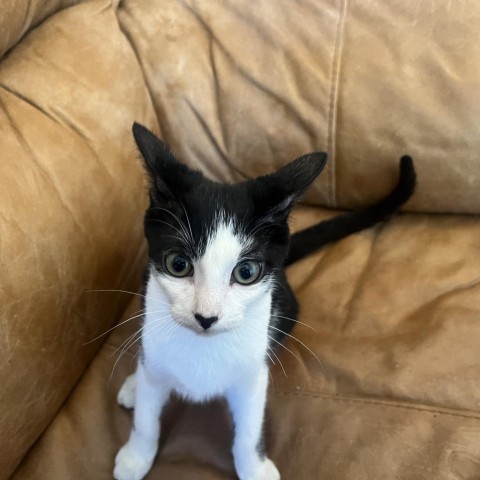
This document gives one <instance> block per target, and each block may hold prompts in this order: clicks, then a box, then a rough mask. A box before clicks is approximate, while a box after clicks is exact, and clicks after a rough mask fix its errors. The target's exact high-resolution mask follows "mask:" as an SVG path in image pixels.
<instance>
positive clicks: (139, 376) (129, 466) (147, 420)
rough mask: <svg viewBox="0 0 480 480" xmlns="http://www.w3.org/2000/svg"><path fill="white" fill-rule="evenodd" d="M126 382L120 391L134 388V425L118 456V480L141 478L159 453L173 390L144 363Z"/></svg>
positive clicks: (115, 473)
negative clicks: (163, 417) (165, 408)
mask: <svg viewBox="0 0 480 480" xmlns="http://www.w3.org/2000/svg"><path fill="white" fill-rule="evenodd" d="M127 382H129V384H128V385H124V387H122V389H121V392H122V391H125V388H126V387H129V388H130V387H134V388H135V411H134V418H133V427H132V431H131V432H130V438H129V439H128V442H127V443H126V444H125V445H124V446H123V447H122V448H121V449H120V451H119V452H118V454H117V457H116V458H115V469H114V471H113V476H114V478H115V479H116V480H140V479H142V478H143V477H144V476H145V475H146V474H147V473H148V471H149V470H150V468H151V466H152V463H153V460H154V458H155V454H156V453H157V448H158V439H159V437H160V413H161V411H162V408H163V406H164V405H165V403H166V402H167V400H168V397H169V395H170V389H169V388H166V386H165V385H162V384H161V383H160V381H159V379H157V378H156V377H154V376H153V375H151V374H150V373H149V372H148V370H147V369H146V368H145V366H144V365H143V364H142V362H139V364H138V367H137V373H136V374H135V378H132V377H129V378H128V379H127ZM132 384H133V385H132ZM130 394H131V392H130ZM129 406H130V405H129Z"/></svg>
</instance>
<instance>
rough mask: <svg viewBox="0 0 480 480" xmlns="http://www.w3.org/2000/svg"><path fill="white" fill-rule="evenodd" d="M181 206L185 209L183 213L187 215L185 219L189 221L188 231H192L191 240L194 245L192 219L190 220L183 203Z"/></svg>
mask: <svg viewBox="0 0 480 480" xmlns="http://www.w3.org/2000/svg"><path fill="white" fill-rule="evenodd" d="M180 206H181V207H182V209H183V213H185V218H186V219H187V223H188V229H189V230H190V238H191V239H192V243H194V240H193V231H192V225H191V223H190V219H189V218H188V213H187V209H186V208H185V205H184V204H183V202H180Z"/></svg>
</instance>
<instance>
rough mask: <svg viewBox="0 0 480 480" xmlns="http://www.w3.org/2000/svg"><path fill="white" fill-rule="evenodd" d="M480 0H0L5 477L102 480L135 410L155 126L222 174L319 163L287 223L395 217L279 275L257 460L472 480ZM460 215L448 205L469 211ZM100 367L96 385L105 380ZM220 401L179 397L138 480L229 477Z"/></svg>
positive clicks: (320, 469)
mask: <svg viewBox="0 0 480 480" xmlns="http://www.w3.org/2000/svg"><path fill="white" fill-rule="evenodd" d="M479 34H480V4H479V3H478V1H477V0H464V1H461V2H451V1H450V0H430V1H418V2H414V1H405V0H371V1H368V2H366V1H364V0H297V1H294V0H262V1H258V2H253V1H249V0H226V1H220V0H123V1H120V2H119V1H117V0H91V1H83V2H80V1H78V0H77V1H75V0H29V1H27V0H3V1H2V2H1V4H0V55H2V58H1V60H0V266H1V278H0V354H1V363H0V384H1V388H0V407H1V410H0V477H1V478H2V479H6V478H13V479H14V480H33V479H34V480H36V479H40V480H70V479H72V480H77V479H78V480H80V479H100V480H102V479H109V478H111V472H112V465H113V459H114V455H115V453H116V451H117V449H118V448H119V447H120V446H121V444H122V443H123V442H124V441H125V440H126V438H127V435H128V431H129V428H130V425H131V414H130V413H129V412H127V411H124V410H122V409H121V408H120V407H118V406H117V405H116V402H115V396H116V393H117V391H118V388H119V386H120V385H121V382H122V381H123V379H124V378H125V377H126V375H127V373H128V372H130V371H131V370H132V368H133V365H134V364H133V363H132V362H133V360H134V356H135V352H136V346H137V344H136V345H134V346H132V348H131V349H129V350H128V352H126V353H125V355H123V356H122V357H121V359H120V361H118V363H117V364H116V367H115V369H114V364H115V363H116V359H117V358H118V354H119V351H116V349H117V347H118V346H119V345H121V343H122V342H123V341H124V340H125V339H126V338H127V336H128V335H129V334H130V333H132V332H134V331H135V328H138V323H137V322H138V319H134V320H132V321H130V322H127V323H126V324H125V325H124V326H122V327H120V328H118V329H115V330H114V331H113V333H112V334H111V335H105V336H102V337H100V338H99V339H97V340H95V341H93V342H90V343H87V342H89V341H90V340H92V339H94V338H95V337H97V336H99V335H100V334H102V333H104V332H105V331H107V330H108V329H110V328H111V327H112V326H113V325H114V324H116V323H117V322H118V321H119V319H120V318H124V319H126V318H128V316H132V315H135V312H137V311H138V310H139V303H138V301H137V298H136V297H135V296H134V295H133V294H128V293H119V292H117V293H115V292H91V290H114V289H116V290H125V291H132V292H137V291H138V289H139V285H140V278H141V272H142V269H143V266H144V262H145V244H144V242H143V233H142V212H143V209H144V207H145V201H146V188H145V182H144V178H143V172H142V168H141V166H140V162H139V161H138V155H137V153H136V151H135V148H134V144H133V141H132V138H131V134H130V127H131V124H132V122H133V121H134V120H136V121H138V122H141V123H144V124H145V125H147V126H149V127H150V128H152V129H154V130H155V131H157V132H158V133H159V134H161V136H162V137H163V138H164V139H165V140H166V141H168V142H169V143H170V144H171V145H172V146H173V147H174V149H175V151H176V152H177V153H178V155H179V156H180V157H181V158H183V159H184V160H185V161H187V162H188V163H189V164H190V165H193V166H195V167H197V168H199V169H201V170H202V171H204V172H205V173H206V174H207V175H208V176H210V177H212V178H215V179H218V180H222V181H239V180H242V179H244V178H246V177H250V176H253V175H257V174H261V173H265V172H268V171H270V170H272V169H274V168H275V167H278V166H279V165H281V164H283V163H285V162H286V161H287V160H289V159H291V158H293V157H295V156H297V155H299V154H301V153H304V152H308V151H311V150H317V149H323V150H327V151H328V153H329V158H330V160H329V164H328V167H327V169H326V171H325V172H324V173H323V174H322V176H321V178H320V179H319V180H318V181H317V182H316V183H315V185H314V187H313V188H312V190H311V191H310V193H309V195H308V196H307V198H306V199H305V201H306V203H307V204H308V205H309V206H308V207H307V206H304V207H301V208H299V209H298V210H297V211H296V213H295V215H294V217H295V218H294V222H293V225H294V228H298V227H299V226H302V225H307V224H309V223H312V222H314V221H316V220H318V219H320V218H323V217H325V216H329V215H332V214H335V213H336V210H337V209H344V208H347V209H348V208H352V207H355V206H358V205H363V204H365V203H367V202H370V201H374V200H375V199H377V198H379V196H381V195H382V194H384V193H385V192H386V191H387V190H389V189H390V188H391V187H392V185H393V184H394V182H395V179H396V175H397V171H396V165H397V161H398V157H399V156H400V155H401V154H404V153H409V154H410V155H412V156H413V157H414V159H415V161H416V166H417V170H418V191H417V193H416V194H415V197H414V198H413V199H412V200H411V201H410V202H409V204H408V205H407V206H406V209H405V210H406V212H408V213H405V214H402V215H400V216H398V217H396V218H395V219H393V220H392V221H390V222H388V223H387V224H384V225H381V226H378V227H377V228H374V229H371V230H369V231H365V232H362V233H360V234H357V235H354V236H352V237H350V238H347V239H345V240H343V241H340V242H339V243H337V244H336V245H333V246H329V247H327V248H324V249H323V250H322V251H320V252H318V254H316V255H314V256H312V257H310V258H308V259H305V260H304V261H302V262H299V263H298V264H296V265H294V266H292V267H291V268H290V270H289V277H290V279H291V282H292V284H293V285H294V287H295V290H296V292H297V294H298V297H299V299H300V302H301V305H302V312H301V317H300V320H301V321H303V322H305V323H307V324H309V325H311V326H312V327H314V328H315V331H312V330H311V329H309V328H307V327H305V326H302V325H298V326H297V327H296V330H295V334H296V335H297V336H298V338H299V339H300V340H301V341H302V342H304V343H305V344H306V345H307V346H308V347H309V348H311V349H312V350H313V351H314V352H315V353H316V354H317V355H318V357H319V358H320V360H321V365H320V364H319V363H318V362H317V361H316V359H315V358H314V357H313V356H312V355H311V354H310V353H309V352H308V351H307V350H306V349H305V348H303V347H302V345H301V344H300V343H298V342H296V341H295V340H291V341H288V342H287V344H286V346H287V347H288V348H289V350H291V353H292V354H295V356H293V355H292V354H290V353H289V352H288V351H281V352H280V359H281V361H282V363H283V365H284V367H285V370H286V374H287V377H288V378H286V377H285V376H284V374H283V372H282V370H281V368H280V366H279V365H278V362H277V364H276V365H272V367H271V374H272V379H273V381H272V384H271V388H270V393H269V400H268V418H267V424H266V430H267V448H268V451H269V452H270V455H271V457H272V458H273V459H274V461H275V462H276V463H277V465H278V467H279V469H280V471H281V473H282V478H283V479H286V480H313V479H319V480H320V479H321V480H376V479H381V480H390V479H406V480H417V479H418V480H420V479H422V480H423V479H432V480H478V479H479V478H480V221H479V219H478V217H476V216H475V215H476V214H478V213H480V163H479V157H480V42H479ZM467 214H468V215H467ZM112 372H113V373H112ZM230 442H231V431H230V426H229V419H228V415H227V413H226V409H225V405H224V404H223V403H222V402H217V403H214V404H209V405H194V406H191V405H186V404H184V403H182V402H180V401H178V400H174V401H173V402H172V403H171V405H170V406H169V407H168V409H167V411H166V412H165V415H164V427H163V435H162V440H161V448H160V453H159V456H158V458H157V460H156V464H155V467H154V469H153V471H152V472H151V474H150V475H149V477H148V478H149V479H162V480H186V479H188V480H214V479H218V480H220V479H222V480H223V479H234V478H235V475H234V472H233V467H232V459H231V456H230V453H229V448H230Z"/></svg>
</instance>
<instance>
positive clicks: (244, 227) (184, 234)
mask: <svg viewBox="0 0 480 480" xmlns="http://www.w3.org/2000/svg"><path fill="white" fill-rule="evenodd" d="M133 134H134V137H135V141H136V143H137V146H138V148H139V150H140V152H141V154H142V156H143V159H144V164H145V167H146V170H147V172H148V175H149V178H150V191H149V195H150V205H149V207H148V209H147V211H146V214H145V235H146V238H147V241H148V251H149V260H150V264H151V278H152V277H153V278H152V280H153V281H155V282H157V284H158V286H159V287H160V288H161V289H162V290H163V292H164V294H165V295H166V297H167V300H168V303H169V304H170V305H171V307H170V308H171V313H172V316H173V318H174V320H175V321H177V322H178V323H180V324H182V325H183V326H185V327H187V328H190V329H192V330H194V331H196V332H198V333H215V332H217V333H218V332H222V331H226V330H229V329H231V328H233V327H235V326H236V325H238V324H239V323H240V322H242V321H243V319H244V318H245V316H247V315H255V314H258V312H257V311H256V310H258V309H263V310H265V309H267V310H268V313H269V309H270V304H271V292H272V288H274V284H275V278H276V274H277V273H278V272H279V271H281V269H282V268H283V263H284V261H285V258H286V255H287V253H288V245H289V229H288V224H287V220H288V215H289V213H290V210H291V208H292V206H293V205H294V203H295V202H296V201H297V200H298V199H299V198H300V197H301V196H302V195H303V193H304V192H305V190H306V189H307V187H308V186H309V185H310V184H311V183H312V181H313V180H314V179H315V178H316V177H317V175H318V174H319V173H320V172H321V171H322V169H323V168H324V166H325V163H326V160H327V155H326V154H325V153H312V154H309V155H305V156H302V157H300V158H298V159H296V160H294V161H293V162H291V163H289V164H287V165H286V166H284V167H282V168H281V169H279V170H278V171H276V172H274V173H271V174H269V175H265V176H262V177H258V178H255V179H251V180H247V181H244V182H241V183H238V184H234V185H228V184H221V183H217V182H213V181H211V180H209V179H207V178H205V177H204V176H203V175H202V174H201V173H200V172H198V171H194V170H191V169H190V168H188V167H187V166H186V165H184V164H182V163H180V162H179V161H178V160H177V159H176V158H175V156H174V155H173V153H172V152H171V151H170V149H169V148H168V147H167V146H166V145H165V144H164V143H162V142H161V141H160V140H159V139H158V138H157V137H156V136H155V135H154V134H152V133H151V132H150V131H148V130H147V129H146V128H144V127H142V126H141V125H139V124H134V126H133Z"/></svg>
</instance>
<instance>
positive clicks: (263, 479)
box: [237, 458, 280, 480]
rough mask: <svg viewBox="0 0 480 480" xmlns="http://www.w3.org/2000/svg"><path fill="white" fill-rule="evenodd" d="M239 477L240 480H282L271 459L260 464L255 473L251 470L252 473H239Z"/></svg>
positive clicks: (266, 459)
mask: <svg viewBox="0 0 480 480" xmlns="http://www.w3.org/2000/svg"><path fill="white" fill-rule="evenodd" d="M237 473H238V472H237ZM238 476H239V478H240V480H280V473H279V471H278V470H277V467H276V466H275V464H274V463H273V462H272V461H271V460H270V459H269V458H265V460H262V461H260V462H258V465H257V466H256V467H255V470H254V473H252V471H251V470H250V473H243V474H240V473H238Z"/></svg>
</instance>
